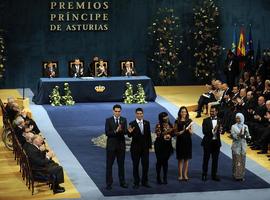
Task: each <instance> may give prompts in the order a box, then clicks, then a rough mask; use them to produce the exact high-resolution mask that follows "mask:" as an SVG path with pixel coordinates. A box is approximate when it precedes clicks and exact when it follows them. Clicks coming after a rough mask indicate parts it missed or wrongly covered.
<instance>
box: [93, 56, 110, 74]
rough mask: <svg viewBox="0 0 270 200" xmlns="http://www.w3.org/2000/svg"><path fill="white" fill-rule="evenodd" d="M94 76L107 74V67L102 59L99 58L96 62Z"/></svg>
mask: <svg viewBox="0 0 270 200" xmlns="http://www.w3.org/2000/svg"><path fill="white" fill-rule="evenodd" d="M95 67H96V69H95V70H96V76H97V77H106V76H108V68H107V66H106V64H105V62H104V61H103V60H99V62H98V64H96V66H95Z"/></svg>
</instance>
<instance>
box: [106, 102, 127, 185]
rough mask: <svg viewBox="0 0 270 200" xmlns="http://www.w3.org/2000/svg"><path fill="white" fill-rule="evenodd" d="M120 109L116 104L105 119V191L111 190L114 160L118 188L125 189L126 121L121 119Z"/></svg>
mask: <svg viewBox="0 0 270 200" xmlns="http://www.w3.org/2000/svg"><path fill="white" fill-rule="evenodd" d="M121 110H122V107H121V106H120V105H118V104H116V105H114V106H113V116H112V117H110V118H107V119H106V124H105V132H106V136H107V146H106V152H107V155H106V184H107V186H106V189H107V190H111V189H112V183H113V178H112V166H113V163H114V160H115V158H116V159H117V164H118V177H119V182H120V186H121V187H122V188H127V187H128V186H127V184H126V182H125V167H124V164H125V150H126V144H125V134H127V120H126V118H124V117H121Z"/></svg>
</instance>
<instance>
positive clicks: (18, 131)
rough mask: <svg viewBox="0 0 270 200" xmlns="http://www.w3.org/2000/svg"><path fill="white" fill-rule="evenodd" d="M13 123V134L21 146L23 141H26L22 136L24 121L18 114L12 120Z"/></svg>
mask: <svg viewBox="0 0 270 200" xmlns="http://www.w3.org/2000/svg"><path fill="white" fill-rule="evenodd" d="M14 124H15V127H14V132H15V135H16V137H17V139H18V141H19V143H20V144H21V145H22V146H23V145H24V143H25V142H26V140H25V137H24V133H25V121H24V119H23V118H22V116H18V117H16V119H15V120H14Z"/></svg>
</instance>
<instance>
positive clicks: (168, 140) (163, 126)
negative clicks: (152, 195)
mask: <svg viewBox="0 0 270 200" xmlns="http://www.w3.org/2000/svg"><path fill="white" fill-rule="evenodd" d="M158 118H159V123H158V124H157V125H156V129H155V133H156V136H157V138H156V140H155V143H154V147H155V154H156V158H157V163H156V172H157V183H158V184H167V172H168V160H169V158H170V156H171V154H172V153H173V147H172V136H173V134H174V129H173V126H172V124H171V123H170V121H169V116H168V113H166V112H162V113H160V114H159V116H158ZM161 168H163V181H161V178H160V173H161Z"/></svg>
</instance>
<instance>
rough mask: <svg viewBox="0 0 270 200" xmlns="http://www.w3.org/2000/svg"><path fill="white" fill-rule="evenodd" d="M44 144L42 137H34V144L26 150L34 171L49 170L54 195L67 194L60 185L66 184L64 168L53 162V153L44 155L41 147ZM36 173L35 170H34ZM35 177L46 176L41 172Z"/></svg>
mask: <svg viewBox="0 0 270 200" xmlns="http://www.w3.org/2000/svg"><path fill="white" fill-rule="evenodd" d="M43 144H44V139H43V138H42V137H41V136H40V135H35V136H33V137H32V144H30V145H29V146H28V147H27V148H26V154H27V155H28V157H29V162H30V164H31V166H32V168H33V169H36V170H37V171H38V170H39V169H40V170H42V169H44V168H46V169H47V172H48V174H49V176H50V178H51V179H52V188H53V192H54V193H62V192H65V188H63V187H61V186H60V185H59V184H61V183H64V173H63V168H62V167H61V166H59V165H58V164H57V163H55V162H54V161H53V160H52V157H53V156H54V154H53V152H51V151H49V152H46V153H44V151H42V150H43V149H41V146H42V145H43ZM34 171H35V170H34ZM35 175H37V176H38V175H41V176H46V174H43V173H42V172H41V171H39V172H36V174H35Z"/></svg>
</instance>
